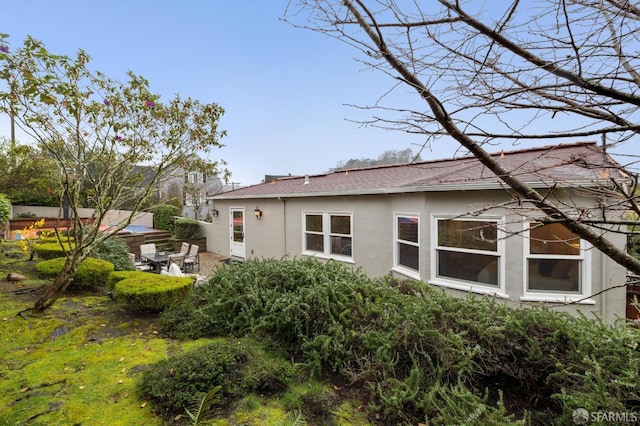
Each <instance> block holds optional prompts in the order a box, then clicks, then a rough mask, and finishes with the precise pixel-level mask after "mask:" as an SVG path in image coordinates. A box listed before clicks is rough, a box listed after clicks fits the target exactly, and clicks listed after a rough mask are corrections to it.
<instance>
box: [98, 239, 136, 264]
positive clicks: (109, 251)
mask: <svg viewBox="0 0 640 426" xmlns="http://www.w3.org/2000/svg"><path fill="white" fill-rule="evenodd" d="M92 256H93V257H97V258H98V259H103V260H107V261H109V262H111V263H113V267H114V268H115V270H116V271H135V269H136V268H135V265H134V264H133V262H132V261H131V258H130V257H129V246H128V245H127V243H125V242H124V240H123V239H121V238H118V237H111V238H108V239H106V240H104V241H103V242H102V243H101V244H98V246H97V247H96V248H95V250H94V251H93V254H92Z"/></svg>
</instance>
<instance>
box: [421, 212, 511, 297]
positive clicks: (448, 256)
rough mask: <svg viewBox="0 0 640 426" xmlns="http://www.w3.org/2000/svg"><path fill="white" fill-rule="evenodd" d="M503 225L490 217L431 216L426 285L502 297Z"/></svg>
mask: <svg viewBox="0 0 640 426" xmlns="http://www.w3.org/2000/svg"><path fill="white" fill-rule="evenodd" d="M503 222H504V221H503V219H501V218H500V219H499V218H494V217H487V218H483V217H470V218H466V217H455V218H453V217H451V216H448V217H447V216H432V224H431V235H432V247H434V249H433V250H432V254H431V280H430V282H431V283H433V284H436V285H442V286H445V287H451V288H455V289H458V290H466V291H473V292H478V293H491V294H496V295H499V296H502V297H506V295H505V283H504V275H505V274H504V271H505V260H504V257H505V256H504V235H503V234H504V232H503V231H502V230H501V229H500V225H501V224H502V223H503Z"/></svg>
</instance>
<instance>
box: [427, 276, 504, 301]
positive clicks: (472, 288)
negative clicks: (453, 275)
mask: <svg viewBox="0 0 640 426" xmlns="http://www.w3.org/2000/svg"><path fill="white" fill-rule="evenodd" d="M429 284H433V285H436V286H438V287H446V288H452V289H454V290H461V291H466V292H470V293H477V294H486V295H489V296H494V297H498V298H500V299H508V298H509V296H507V295H506V294H505V293H504V292H502V291H501V289H499V288H491V287H484V286H480V285H473V284H464V283H454V282H451V281H442V280H437V279H436V280H431V281H429Z"/></svg>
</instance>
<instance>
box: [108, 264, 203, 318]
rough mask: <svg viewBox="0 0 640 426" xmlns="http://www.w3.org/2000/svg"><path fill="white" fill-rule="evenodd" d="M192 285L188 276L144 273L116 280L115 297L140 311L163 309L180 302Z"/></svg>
mask: <svg viewBox="0 0 640 426" xmlns="http://www.w3.org/2000/svg"><path fill="white" fill-rule="evenodd" d="M192 287H193V279H192V278H190V277H174V276H170V275H156V274H150V273H145V274H144V275H135V276H133V277H131V278H126V279H123V280H121V281H118V282H117V283H116V285H115V293H116V297H117V298H119V299H123V300H125V301H126V302H127V303H128V304H129V305H131V306H132V307H133V308H135V309H138V310H141V311H154V312H159V311H163V310H165V309H166V308H168V307H171V306H175V305H177V304H179V303H180V302H182V301H183V300H184V299H186V297H187V296H188V295H189V292H190V291H191V288H192Z"/></svg>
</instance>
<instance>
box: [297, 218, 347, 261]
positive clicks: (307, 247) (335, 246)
mask: <svg viewBox="0 0 640 426" xmlns="http://www.w3.org/2000/svg"><path fill="white" fill-rule="evenodd" d="M302 220H303V223H302V227H303V230H304V232H303V241H302V247H303V249H302V250H303V254H308V255H316V256H320V257H328V258H337V259H343V260H346V259H352V257H353V255H352V246H353V220H352V214H351V213H326V212H323V213H311V212H309V213H303V215H302Z"/></svg>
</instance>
